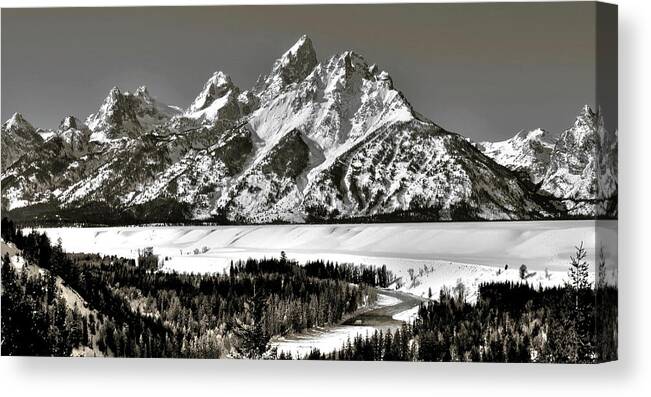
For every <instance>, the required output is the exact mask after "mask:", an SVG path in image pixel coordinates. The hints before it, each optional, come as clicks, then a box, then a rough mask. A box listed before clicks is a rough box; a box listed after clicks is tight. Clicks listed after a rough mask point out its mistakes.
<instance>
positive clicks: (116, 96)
mask: <svg viewBox="0 0 651 397" xmlns="http://www.w3.org/2000/svg"><path fill="white" fill-rule="evenodd" d="M178 113H179V110H178V108H176V107H173V106H168V105H165V104H162V103H159V102H158V101H156V100H155V99H154V98H152V97H151V96H150V95H149V92H148V90H147V87H145V86H142V87H139V88H138V89H137V90H136V92H135V93H133V94H131V93H129V92H125V93H122V92H121V91H120V89H119V88H117V87H113V88H112V89H111V91H109V95H108V96H107V97H106V99H104V102H103V103H102V105H101V107H100V109H99V111H98V112H97V113H93V114H91V115H90V116H88V118H87V119H86V125H88V128H90V130H91V131H92V132H93V134H92V136H91V139H92V140H96V141H100V142H103V141H105V140H107V139H116V138H121V137H131V138H134V137H137V136H138V135H140V134H142V133H144V132H149V131H151V130H152V129H153V128H154V127H155V126H156V125H158V124H161V123H164V122H165V121H167V120H169V119H170V118H172V117H173V116H174V115H176V114H178Z"/></svg>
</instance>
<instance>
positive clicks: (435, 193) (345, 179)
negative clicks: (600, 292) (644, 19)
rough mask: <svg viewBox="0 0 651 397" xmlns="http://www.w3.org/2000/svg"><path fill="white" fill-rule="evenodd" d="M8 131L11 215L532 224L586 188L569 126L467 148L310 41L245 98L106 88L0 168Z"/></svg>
mask: <svg viewBox="0 0 651 397" xmlns="http://www.w3.org/2000/svg"><path fill="white" fill-rule="evenodd" d="M591 120H592V119H590V120H587V119H586V120H584V121H582V122H581V124H580V126H579V127H577V128H579V129H580V130H581V131H583V130H585V129H589V128H590V127H588V124H587V123H589V122H590V121H591ZM5 124H6V125H7V127H5V126H4V125H3V180H2V182H3V186H2V193H3V206H4V207H6V208H7V209H14V208H18V207H29V206H32V205H34V204H37V203H41V204H43V203H47V204H48V205H52V206H53V207H54V208H55V211H60V212H61V211H65V210H67V209H74V208H86V207H88V206H91V207H92V206H100V205H101V206H102V208H104V207H106V208H109V209H110V211H115V213H116V214H125V213H127V214H129V216H132V217H136V218H137V217H138V216H141V215H142V214H147V216H148V218H147V219H148V220H150V219H153V220H156V219H158V218H156V217H157V216H159V217H160V219H161V221H163V220H168V219H169V218H168V216H171V215H170V214H173V215H174V219H177V218H178V220H190V219H217V220H219V221H231V222H257V223H267V222H305V221H333V220H335V221H336V220H337V219H339V220H344V219H351V218H355V219H367V220H376V219H391V220H397V221H400V220H460V219H491V220H492V219H537V218H545V217H554V216H558V215H559V214H562V213H563V211H564V210H565V208H564V207H562V205H564V204H559V203H558V202H554V200H552V199H550V198H549V197H552V198H562V199H565V198H566V197H567V196H568V194H569V197H576V195H577V194H578V195H581V194H583V193H584V192H589V191H594V189H592V188H590V187H589V186H587V187H578V188H577V187H572V188H570V187H568V186H569V185H570V184H572V183H573V182H572V181H573V180H570V179H563V178H564V177H563V176H562V175H565V174H567V172H568V170H569V168H568V167H570V168H571V170H572V172H575V171H576V169H577V167H579V168H580V167H583V168H584V169H585V166H587V165H586V164H587V163H589V160H587V159H585V158H584V157H585V156H580V155H579V154H576V152H577V151H581V150H583V149H584V147H585V146H586V145H589V144H590V139H591V138H589V137H586V138H581V139H580V138H578V137H574V135H576V134H574V133H571V134H570V133H567V134H566V135H567V137H561V139H559V141H558V142H561V141H562V142H564V144H562V145H559V143H558V142H557V143H556V144H555V146H554V147H553V148H552V146H553V145H554V142H553V140H551V138H549V137H548V134H546V133H545V132H543V131H541V130H536V131H532V132H530V133H526V134H525V133H521V134H518V135H517V136H516V137H514V138H512V139H510V140H508V141H505V142H499V143H481V144H478V145H477V147H475V145H473V144H472V143H471V142H469V141H468V140H467V139H465V138H463V137H462V136H460V135H458V134H454V133H450V132H447V131H445V130H444V129H443V128H441V127H440V126H438V125H437V124H435V123H434V122H432V121H431V120H428V119H426V118H424V117H423V116H421V115H419V114H418V113H416V112H415V111H414V109H413V108H412V106H411V104H410V103H409V102H408V101H407V99H406V98H405V97H404V96H403V95H402V93H401V92H400V91H399V90H397V89H396V88H395V87H394V85H393V82H392V80H391V77H390V76H389V74H388V73H387V72H385V71H382V70H381V69H380V68H379V67H377V66H376V65H372V64H369V63H368V62H367V61H366V60H365V59H364V58H363V57H362V56H361V55H359V54H357V53H355V52H353V51H346V52H344V53H341V54H336V55H334V56H331V57H330V58H327V59H326V60H324V61H323V62H319V61H318V59H317V56H316V51H315V49H314V47H313V45H312V42H311V41H310V39H309V38H308V37H305V36H304V37H301V38H300V39H299V41H298V42H297V43H296V44H295V45H294V46H292V47H291V48H290V49H289V50H288V51H287V52H285V53H284V54H282V56H281V57H280V58H279V59H278V60H277V61H276V62H275V63H274V64H273V66H272V68H271V71H270V72H269V74H267V75H265V76H261V77H260V78H259V79H258V82H257V83H256V85H255V86H254V87H253V88H251V89H249V90H241V89H240V88H239V87H237V86H236V85H235V84H234V83H233V82H232V81H231V79H230V77H229V76H228V75H226V74H225V73H223V72H215V73H214V74H213V75H212V76H211V77H210V78H209V79H208V81H207V82H206V83H205V84H204V86H203V89H202V90H201V92H200V93H199V94H198V96H197V97H196V99H195V100H194V101H193V102H192V103H191V104H190V106H189V107H188V108H187V109H185V110H181V109H179V108H176V107H172V106H168V105H165V104H162V103H160V102H158V101H157V100H155V99H153V98H152V97H151V96H150V95H149V93H148V92H147V90H146V89H145V88H144V87H142V88H139V89H138V90H137V91H136V92H135V93H134V94H130V93H128V92H127V93H122V92H121V91H120V90H119V89H117V88H113V89H112V90H111V91H110V93H109V95H108V96H107V98H106V99H105V100H104V102H103V104H102V105H101V107H100V109H99V111H98V112H96V113H95V114H92V115H90V116H89V117H88V118H87V119H86V122H85V123H81V122H80V121H79V120H77V119H75V118H71V117H67V118H66V119H64V120H63V122H62V123H61V126H60V127H59V128H58V129H57V130H55V131H51V132H50V134H49V137H48V139H47V140H43V139H42V138H41V136H40V135H39V134H37V133H35V132H34V131H33V128H32V129H31V130H28V129H26V128H27V127H26V126H23V128H22V129H21V130H20V131H22V132H21V133H22V134H23V135H25V136H26V137H27V138H26V141H25V142H31V143H30V145H41V146H43V147H46V148H48V150H47V151H41V152H37V153H33V156H32V155H26V154H25V152H20V151H14V152H13V153H12V155H11V156H10V157H11V161H7V166H6V167H5V157H4V146H5V130H7V131H10V130H11V131H14V130H15V127H11V125H14V124H16V125H17V122H16V121H14V122H12V123H9V122H7V123H5ZM11 128H14V129H11ZM29 131H31V132H29ZM14 135H16V133H14ZM584 135H586V134H584ZM587 135H590V134H587ZM12 136H13V135H12ZM590 136H591V135H590ZM39 139H41V141H39ZM614 144H615V145H616V141H615V143H614ZM12 145H13V146H15V147H19V146H20V147H27V146H29V145H27V144H26V143H25V144H22V146H21V145H16V144H13V143H10V144H8V146H12ZM557 149H558V150H557ZM562 153H566V154H565V155H563V154H562ZM568 153H575V154H574V155H571V154H568ZM563 156H565V157H563ZM573 156H574V157H573ZM564 161H568V165H564V164H563V162H564ZM594 161H596V160H594ZM594 161H593V162H594ZM599 161H601V162H607V161H610V158H606V157H603V158H601V160H599ZM552 164H554V166H553V167H552ZM584 165H585V166H584ZM564 167H565V168H564ZM37 175H38V177H37ZM523 175H524V178H523ZM571 175H575V174H571ZM604 175H605V174H604ZM527 179H529V180H527ZM593 179H594V178H593ZM603 179H604V181H605V180H606V179H607V178H605V177H604V178H603ZM531 182H533V184H538V185H539V186H541V187H540V190H539V191H535V188H532V185H533V184H532V183H531ZM586 184H587V185H589V182H586ZM604 184H606V185H608V183H606V182H604ZM611 185H612V184H610V185H608V186H611ZM611 188H612V187H611ZM568 189H569V190H568ZM591 189H592V190H591ZM615 189H616V187H615ZM573 192H574V193H576V194H574V196H572V194H573ZM543 194H544V195H545V196H546V197H543V196H542V195H543ZM120 216H121V215H120ZM130 219H131V218H130Z"/></svg>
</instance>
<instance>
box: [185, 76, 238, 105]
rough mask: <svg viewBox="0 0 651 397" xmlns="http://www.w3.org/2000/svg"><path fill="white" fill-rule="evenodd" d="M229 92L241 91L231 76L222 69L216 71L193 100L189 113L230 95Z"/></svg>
mask: <svg viewBox="0 0 651 397" xmlns="http://www.w3.org/2000/svg"><path fill="white" fill-rule="evenodd" d="M235 91H238V92H235ZM229 92H232V93H233V94H237V93H239V90H237V87H235V85H233V82H232V81H231V78H230V76H229V75H227V74H226V73H224V72H222V71H216V72H214V73H213V74H212V76H210V78H209V79H208V81H206V83H205V84H204V85H203V89H202V90H201V92H200V93H199V95H197V97H196V98H195V99H194V101H192V104H191V105H190V107H189V108H188V113H195V112H198V111H200V110H203V109H205V108H207V107H208V106H210V105H211V104H212V103H213V102H215V101H216V100H217V99H220V98H223V97H224V96H226V95H228V94H229Z"/></svg>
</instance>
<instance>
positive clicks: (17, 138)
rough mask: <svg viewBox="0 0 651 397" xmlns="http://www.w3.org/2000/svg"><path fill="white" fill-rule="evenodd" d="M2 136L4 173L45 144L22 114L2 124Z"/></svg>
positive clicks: (14, 115)
mask: <svg viewBox="0 0 651 397" xmlns="http://www.w3.org/2000/svg"><path fill="white" fill-rule="evenodd" d="M1 134H2V135H0V136H1V141H0V144H1V145H2V170H3V172H5V171H6V169H7V168H8V167H9V166H11V165H12V164H13V163H14V162H15V161H16V160H18V159H19V158H20V157H21V156H22V155H23V154H25V153H27V152H30V151H32V150H34V149H35V148H36V147H37V146H38V145H39V144H41V143H42V142H43V138H42V137H41V136H40V135H39V134H38V133H37V132H36V130H35V129H34V127H32V125H31V124H30V123H28V122H27V120H25V118H24V117H23V116H22V115H21V114H20V113H14V114H13V115H12V116H11V118H10V119H9V120H7V121H5V122H4V123H3V124H2V130H1Z"/></svg>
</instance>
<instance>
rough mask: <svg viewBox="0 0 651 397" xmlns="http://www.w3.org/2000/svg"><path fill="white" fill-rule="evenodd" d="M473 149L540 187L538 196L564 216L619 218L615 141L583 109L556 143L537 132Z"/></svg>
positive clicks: (597, 119)
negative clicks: (553, 203) (557, 205)
mask: <svg viewBox="0 0 651 397" xmlns="http://www.w3.org/2000/svg"><path fill="white" fill-rule="evenodd" d="M476 146H477V148H478V149H480V150H481V151H482V152H483V153H484V154H486V155H487V156H489V157H491V158H492V159H493V160H495V161H496V162H497V163H499V164H501V165H503V166H505V167H507V168H509V169H510V170H513V171H518V172H523V176H524V177H526V178H529V179H530V180H531V181H532V182H533V183H534V184H539V189H538V192H539V193H540V194H542V195H546V196H548V197H551V198H553V199H554V200H556V201H560V202H562V204H563V207H564V211H565V213H566V214H567V215H572V216H576V215H580V216H581V215H582V216H586V215H593V214H596V213H599V214H616V213H617V199H616V196H617V135H616V132H609V131H606V129H605V128H604V121H603V118H602V116H601V114H600V113H599V112H597V113H595V112H594V111H593V110H592V109H591V108H590V107H589V106H587V105H586V106H584V107H583V108H582V109H581V110H580V112H579V114H578V115H577V117H576V120H575V121H574V124H573V125H572V126H571V127H570V128H568V129H567V130H565V131H563V132H562V133H561V135H560V136H559V137H558V139H555V138H554V137H553V136H551V135H550V134H549V133H548V132H546V131H544V130H541V129H537V130H533V131H530V132H528V133H525V132H523V131H521V132H519V133H517V134H516V135H515V136H514V137H513V138H510V139H508V140H506V141H501V142H481V143H478V144H477V145H476Z"/></svg>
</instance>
